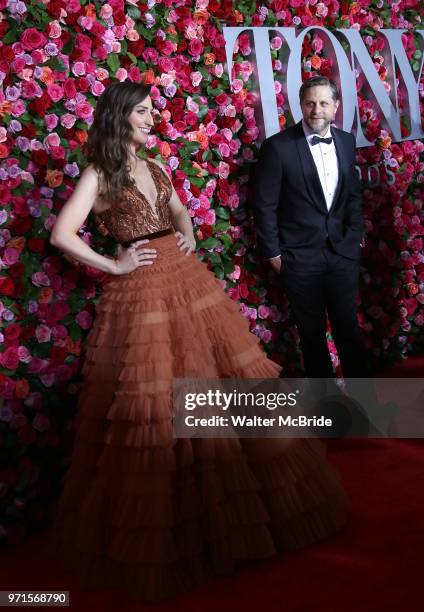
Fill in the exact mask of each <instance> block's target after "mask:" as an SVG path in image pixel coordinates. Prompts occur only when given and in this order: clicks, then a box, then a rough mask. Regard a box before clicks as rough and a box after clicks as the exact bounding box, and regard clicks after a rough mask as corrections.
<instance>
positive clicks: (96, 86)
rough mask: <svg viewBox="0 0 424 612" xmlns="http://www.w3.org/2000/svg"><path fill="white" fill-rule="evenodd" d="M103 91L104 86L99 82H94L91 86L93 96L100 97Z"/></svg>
mask: <svg viewBox="0 0 424 612" xmlns="http://www.w3.org/2000/svg"><path fill="white" fill-rule="evenodd" d="M104 90H105V86H104V85H103V83H100V81H95V82H94V83H93V85H92V86H91V93H92V94H93V96H101V95H102V93H103V92H104Z"/></svg>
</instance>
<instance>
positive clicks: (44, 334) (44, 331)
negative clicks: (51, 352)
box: [35, 324, 51, 342]
mask: <svg viewBox="0 0 424 612" xmlns="http://www.w3.org/2000/svg"><path fill="white" fill-rule="evenodd" d="M35 335H36V338H37V340H38V342H50V338H51V329H50V327H47V325H44V324H41V325H38V326H37V327H36V329H35Z"/></svg>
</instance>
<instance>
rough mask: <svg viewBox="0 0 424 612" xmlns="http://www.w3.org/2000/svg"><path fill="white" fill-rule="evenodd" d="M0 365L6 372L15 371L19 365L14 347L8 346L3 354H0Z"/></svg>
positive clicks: (16, 350)
mask: <svg viewBox="0 0 424 612" xmlns="http://www.w3.org/2000/svg"><path fill="white" fill-rule="evenodd" d="M0 363H1V365H2V366H3V367H4V368H6V369H7V370H16V368H17V367H18V365H19V356H18V349H17V348H16V346H9V347H8V348H7V349H6V350H5V351H4V352H3V353H0Z"/></svg>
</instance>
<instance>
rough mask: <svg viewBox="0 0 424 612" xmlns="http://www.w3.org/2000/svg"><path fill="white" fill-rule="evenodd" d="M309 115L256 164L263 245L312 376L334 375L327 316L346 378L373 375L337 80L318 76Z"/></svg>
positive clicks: (357, 203)
mask: <svg viewBox="0 0 424 612" xmlns="http://www.w3.org/2000/svg"><path fill="white" fill-rule="evenodd" d="M299 96H300V105H301V108H302V114H303V119H302V121H300V122H299V123H298V124H296V125H294V126H293V127H290V128H288V129H286V130H285V131H283V132H280V133H279V134H275V135H273V136H271V137H269V138H267V139H266V140H265V141H264V143H263V145H262V148H261V151H260V155H259V160H258V164H257V170H256V180H255V199H254V207H255V210H254V213H255V223H256V232H257V242H258V248H259V250H260V252H261V253H262V255H263V257H265V258H266V259H268V260H269V261H270V264H271V266H272V267H273V269H274V270H275V272H277V273H278V274H280V277H281V280H282V284H283V287H284V290H285V292H286V294H287V296H288V299H289V301H290V304H291V307H292V310H293V314H294V317H295V320H296V324H297V327H298V330H299V336H300V344H301V348H302V352H303V358H304V367H305V371H306V375H307V376H308V378H326V379H329V378H333V377H334V372H333V368H332V363H331V357H330V353H329V350H328V346H327V340H326V326H327V325H326V322H327V315H328V318H329V320H330V325H331V330H332V335H333V338H334V341H335V344H336V347H337V351H338V354H339V357H340V361H341V367H342V371H343V375H344V377H345V378H364V377H367V376H369V368H368V365H367V358H366V353H365V350H364V345H363V341H362V337H361V332H360V329H359V326H358V323H357V308H356V293H357V288H358V279H359V257H360V249H361V240H362V234H363V218H362V211H361V208H362V204H361V195H360V191H359V181H358V178H357V175H356V171H355V139H354V137H353V136H352V135H351V134H349V133H347V132H344V131H342V130H339V129H337V128H335V127H333V126H331V123H332V121H333V119H334V116H335V114H336V111H337V108H338V106H339V93H338V90H337V86H336V84H335V83H334V82H332V81H330V80H329V79H327V78H326V77H322V76H316V77H312V78H310V79H309V80H307V81H305V82H304V83H303V85H302V87H301V89H300V92H299Z"/></svg>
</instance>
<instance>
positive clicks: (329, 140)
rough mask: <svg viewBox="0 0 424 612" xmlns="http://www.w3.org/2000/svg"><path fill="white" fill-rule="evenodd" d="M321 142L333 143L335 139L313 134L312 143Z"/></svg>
mask: <svg viewBox="0 0 424 612" xmlns="http://www.w3.org/2000/svg"><path fill="white" fill-rule="evenodd" d="M319 142H325V144H331V143H332V142H333V139H332V138H331V136H330V138H320V137H319V136H312V138H311V145H316V144H318V143H319Z"/></svg>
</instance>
